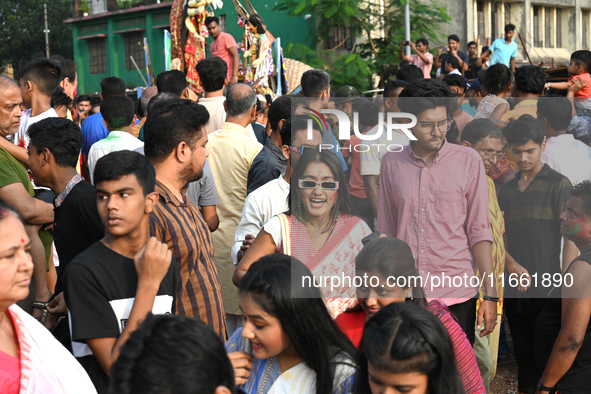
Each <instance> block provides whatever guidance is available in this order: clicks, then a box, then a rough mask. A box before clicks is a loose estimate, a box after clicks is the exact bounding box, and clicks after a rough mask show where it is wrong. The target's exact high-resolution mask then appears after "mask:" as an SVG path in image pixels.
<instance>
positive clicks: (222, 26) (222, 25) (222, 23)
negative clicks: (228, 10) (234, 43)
mask: <svg viewBox="0 0 591 394" xmlns="http://www.w3.org/2000/svg"><path fill="white" fill-rule="evenodd" d="M218 19H219V20H220V30H221V31H223V32H224V33H225V32H226V14H224V15H220V17H219V18H218Z"/></svg>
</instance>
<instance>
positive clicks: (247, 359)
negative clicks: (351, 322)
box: [226, 253, 356, 394]
mask: <svg viewBox="0 0 591 394" xmlns="http://www.w3.org/2000/svg"><path fill="white" fill-rule="evenodd" d="M310 283H313V279H312V274H311V273H310V271H309V270H308V269H307V268H306V266H305V265H304V264H302V263H301V262H300V261H298V260H297V259H295V258H290V257H289V256H286V255H284V254H280V253H276V254H272V255H269V256H265V257H263V258H262V259H260V260H259V261H257V262H255V263H254V264H252V265H251V266H250V268H249V269H248V272H247V273H246V274H245V275H244V277H243V278H242V279H241V281H240V286H239V290H240V307H241V309H242V312H243V313H244V327H243V328H241V329H239V330H237V331H236V332H235V333H234V335H232V338H230V340H229V341H228V343H227V344H226V351H227V352H228V353H229V354H228V356H229V357H230V360H231V361H232V364H233V365H234V373H235V375H236V383H237V384H239V388H241V389H242V390H244V391H245V392H246V393H247V394H263V393H287V392H298V393H310V394H330V393H351V392H352V390H353V378H354V374H355V372H356V366H355V362H354V359H355V358H356V351H355V347H354V346H353V345H352V344H351V342H350V341H349V340H348V339H347V337H346V336H345V335H344V334H343V333H342V332H341V331H339V329H338V328H337V326H336V325H335V323H334V322H333V320H332V319H331V317H330V315H329V313H328V310H327V309H326V306H325V304H324V301H323V300H322V298H321V295H320V291H319V290H318V288H316V287H314V286H313V285H308V284H310Z"/></svg>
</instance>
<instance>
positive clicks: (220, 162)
mask: <svg viewBox="0 0 591 394" xmlns="http://www.w3.org/2000/svg"><path fill="white" fill-rule="evenodd" d="M207 149H208V150H209V158H208V159H207V160H208V162H209V166H210V167H211V172H212V173H213V179H214V181H215V185H216V189H217V192H218V196H219V198H220V203H219V205H218V206H217V214H218V217H219V219H220V226H219V227H218V229H217V230H216V231H215V232H214V233H213V234H212V237H213V248H214V251H215V253H214V257H213V260H214V262H215V265H216V267H217V270H218V278H219V281H220V284H221V285H222V295H223V297H224V306H225V309H226V313H230V314H235V315H240V314H241V312H240V309H239V307H238V305H239V304H238V289H237V288H236V286H235V285H234V284H233V283H232V275H233V274H234V268H235V267H234V264H233V263H232V258H231V257H230V252H231V251H232V246H234V235H235V233H236V228H237V227H238V223H240V217H241V215H242V208H243V207H244V200H246V195H247V193H246V183H247V179H248V170H249V169H250V166H251V164H252V161H253V160H254V158H255V157H256V156H257V155H258V154H259V152H260V151H261V149H263V146H262V145H261V144H260V143H258V141H257V140H256V139H253V138H252V136H250V134H249V133H248V131H247V129H245V128H244V127H242V126H239V125H237V124H235V123H229V122H224V123H222V126H221V128H220V129H219V130H217V131H215V132H213V133H211V134H210V135H209V142H208V143H207ZM270 198H272V197H270ZM255 235H256V234H255Z"/></svg>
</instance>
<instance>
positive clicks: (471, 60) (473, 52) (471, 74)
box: [464, 41, 482, 80]
mask: <svg viewBox="0 0 591 394" xmlns="http://www.w3.org/2000/svg"><path fill="white" fill-rule="evenodd" d="M477 61H478V44H476V42H475V41H470V42H469V43H468V70H467V71H466V72H465V73H464V76H465V77H466V78H468V79H469V80H473V79H476V78H478V73H479V72H480V70H482V66H478V65H477V64H476V62H477Z"/></svg>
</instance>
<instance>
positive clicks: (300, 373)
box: [226, 328, 356, 394]
mask: <svg viewBox="0 0 591 394" xmlns="http://www.w3.org/2000/svg"><path fill="white" fill-rule="evenodd" d="M226 352H227V353H232V352H246V353H249V354H251V355H253V352H252V348H251V346H250V341H249V340H248V339H245V338H243V337H242V328H239V329H238V330H237V331H236V332H235V333H234V335H232V337H231V338H230V339H229V340H228V342H226ZM253 356H254V355H253ZM335 362H336V363H337V366H336V371H335V377H334V383H333V394H348V393H352V392H353V386H354V383H355V370H356V369H355V367H354V366H353V365H354V362H353V360H348V359H347V358H346V357H341V356H337V357H336V358H335ZM238 388H240V389H241V390H243V391H244V392H245V393H246V394H279V393H303V394H315V393H316V372H314V370H312V369H311V368H310V367H308V366H307V365H306V364H305V363H300V364H297V365H295V366H293V367H292V368H290V369H288V370H287V371H284V372H283V373H282V372H281V371H280V369H279V360H278V359H277V357H270V358H267V359H264V360H259V359H257V358H255V359H254V361H253V362H252V370H251V371H250V377H249V378H248V380H247V381H246V383H245V384H243V385H241V386H238Z"/></svg>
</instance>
